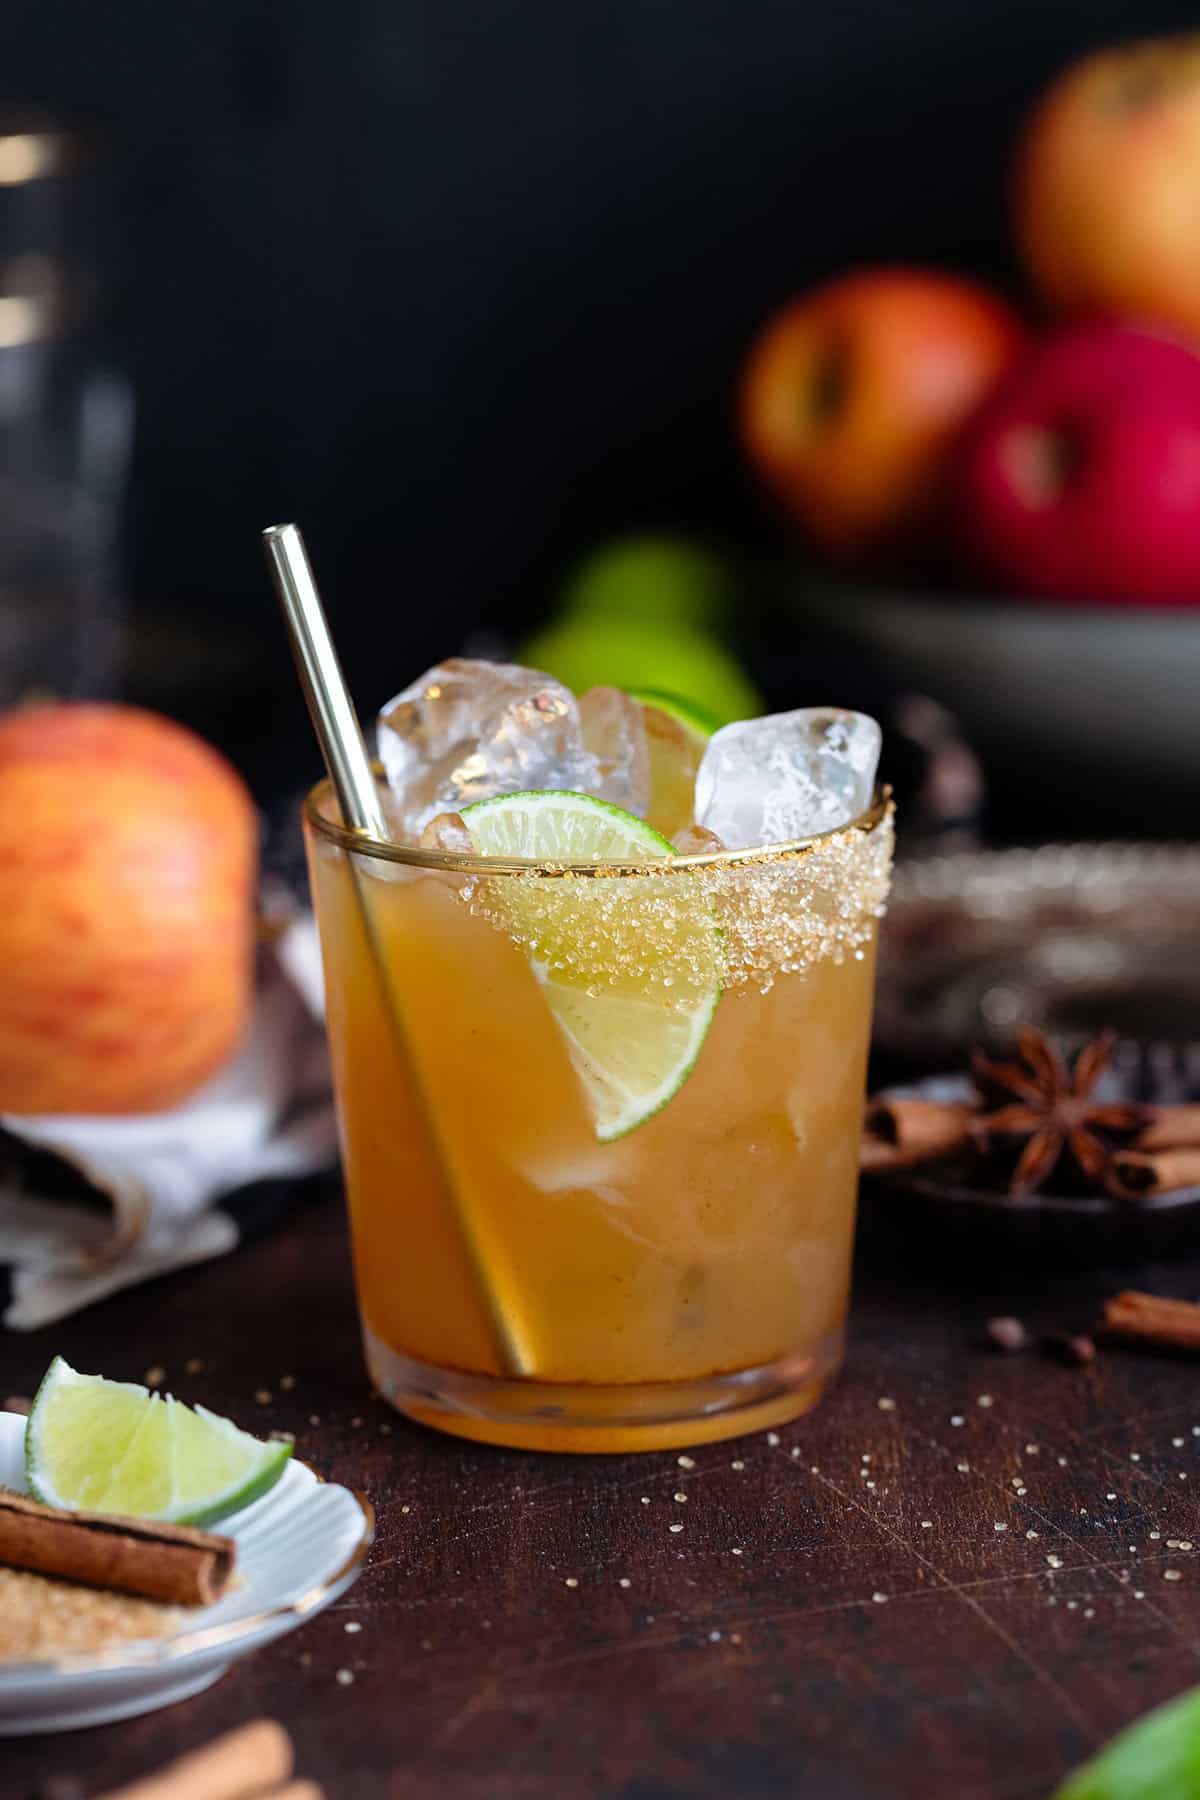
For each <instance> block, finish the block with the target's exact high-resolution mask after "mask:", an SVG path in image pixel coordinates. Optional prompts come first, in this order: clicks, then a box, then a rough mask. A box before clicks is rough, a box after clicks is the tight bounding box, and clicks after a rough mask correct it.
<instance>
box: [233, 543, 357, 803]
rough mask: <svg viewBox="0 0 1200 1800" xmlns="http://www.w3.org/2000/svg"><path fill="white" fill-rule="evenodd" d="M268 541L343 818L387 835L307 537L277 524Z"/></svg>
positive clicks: (311, 713) (304, 685)
mask: <svg viewBox="0 0 1200 1800" xmlns="http://www.w3.org/2000/svg"><path fill="white" fill-rule="evenodd" d="M263 543H264V545H265V546H266V552H267V561H268V563H269V564H270V568H271V577H272V580H273V581H274V583H275V588H276V592H277V593H278V595H279V598H280V601H281V603H282V605H283V612H284V617H285V618H286V620H287V622H288V629H289V633H290V636H291V640H292V654H293V655H294V656H295V658H296V672H297V674H298V675H299V677H300V686H301V687H302V688H303V689H304V698H305V699H306V700H307V701H308V711H309V716H310V718H311V719H312V722H313V730H314V731H315V732H316V734H317V742H318V744H320V746H321V754H322V756H323V757H324V758H325V766H326V768H327V769H328V770H329V779H330V780H331V781H332V783H333V789H334V792H335V794H336V795H337V797H338V805H339V806H340V807H341V809H342V818H343V819H344V820H345V822H346V824H347V825H348V826H349V827H350V829H351V830H352V831H366V832H369V833H370V834H371V836H372V837H377V838H386V837H387V836H388V828H387V822H386V820H385V819H384V816H383V808H382V806H381V805H380V804H379V791H378V789H377V788H376V786H375V777H374V775H373V774H372V773H371V761H370V758H369V757H368V755H367V747H366V745H365V744H364V743H363V736H362V732H361V730H360V729H359V724H358V715H357V713H356V712H355V710H354V702H353V700H351V698H350V691H349V689H348V688H347V686H346V678H345V676H344V675H343V674H342V665H341V663H340V662H339V661H338V656H337V651H336V650H335V649H334V647H333V639H332V638H331V637H330V635H329V622H328V620H327V619H326V617H325V608H324V607H323V606H322V605H321V596H320V594H318V592H317V584H316V581H315V580H314V578H313V572H312V564H311V563H310V562H309V560H308V551H307V550H306V549H305V548H304V539H303V538H302V537H301V535H300V532H299V529H298V528H297V527H296V526H295V525H272V526H270V527H269V528H268V529H267V530H266V531H264V532H263Z"/></svg>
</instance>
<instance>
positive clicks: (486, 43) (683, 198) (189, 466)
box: [0, 0, 1195, 763]
mask: <svg viewBox="0 0 1200 1800" xmlns="http://www.w3.org/2000/svg"><path fill="white" fill-rule="evenodd" d="M1194 16H1195V15H1194V9H1193V8H1191V7H1190V6H1188V5H1187V4H1185V3H1184V0H1174V3H1173V0H1160V3H1159V4H1156V5H1154V6H1150V7H1148V6H1146V5H1144V4H1137V5H1135V4H1133V0H1016V3H1014V0H969V3H968V0H959V3H955V0H841V3H840V4H839V5H838V6H836V7H830V6H826V5H817V4H814V3H812V0H807V3H805V0H799V3H797V0H523V3H521V4H515V3H513V0H402V3H397V0H339V3H338V4H337V5H330V4H328V0H172V3H171V4H170V5H163V4H162V0H119V3H118V4H116V5H107V6H100V5H97V4H96V3H95V0H5V5H4V7H3V10H2V13H0V99H4V98H7V99H8V100H11V101H20V102H30V101H33V102H38V103H42V104H45V105H47V106H49V107H50V108H51V109H53V110H56V111H58V112H61V113H64V114H66V115H67V116H69V117H77V118H85V119H89V120H91V121H93V122H94V123H96V124H98V125H99V126H100V127H101V128H102V130H103V132H104V133H105V134H106V136H107V140H108V145H109V169H110V174H111V181H110V194H111V203H112V207H111V211H112V223H111V232H110V245H111V253H110V267H111V275H112V285H111V289H110V309H109V316H108V321H107V330H108V334H109V337H110V341H111V343H112V345H113V348H114V350H115V353H116V354H117V356H118V357H119V358H120V359H121V360H122V361H123V363H124V364H125V366H126V367H127V368H128V369H129V370H130V371H131V373H132V376H133V378H134V380H135V384H136V392H137V404H138V438H137V448H136V454H135V467H134V475H133V483H132V492H131V497H130V503H129V517H128V529H127V534H126V536H127V567H128V577H129V583H130V589H131V594H132V600H133V605H134V612H135V619H136V621H137V637H136V646H135V657H134V667H133V674H132V682H133V688H134V691H135V693H139V694H141V695H143V696H144V697H149V698H151V699H154V700H159V701H165V702H166V703H168V704H170V705H171V706H172V707H173V709H174V710H176V711H179V712H182V713H184V715H185V716H190V717H191V718H192V719H193V721H194V722H196V723H198V724H200V725H201V726H202V727H203V728H208V729H211V730H214V731H215V732H216V734H217V735H218V736H219V737H221V738H223V739H224V740H225V741H226V742H228V743H229V744H230V746H231V747H232V748H234V749H235V752H236V751H240V752H241V753H242V754H243V757H244V759H245V758H246V757H249V759H250V761H251V762H252V763H253V762H254V759H255V757H257V758H259V759H260V760H261V759H262V757H263V756H264V749H263V741H264V740H265V739H268V738H269V739H270V740H271V742H273V743H282V742H285V741H286V742H290V741H292V736H293V733H295V732H297V731H298V730H299V726H300V715H299V707H298V702H297V701H296V700H295V698H294V696H293V693H292V688H291V676H290V670H289V668H288V666H287V661H286V655H285V652H284V650H283V645H282V641H281V637H280V629H279V626H278V623H277V619H276V615H275V611H274V605H273V602H272V599H271V596H270V594H269V591H268V588H267V585H266V582H265V580H264V577H263V573H262V567H261V562H260V555H259V548H258V541H257V540H258V533H259V530H260V529H261V527H262V526H263V525H265V524H267V523H270V522H273V521H275V520H276V519H279V518H282V517H295V518H298V519H299V520H300V521H301V522H302V523H303V525H304V527H305V530H306V533H307V535H308V538H309V542H310V546H311V548H312V551H313V555H314V560H315V562H316V564H317V567H318V569H319V571H320V573H321V578H322V583H323V586H324V587H325V589H326V592H327V597H328V598H329V599H330V600H331V602H333V603H334V604H335V605H336V613H337V620H338V626H339V635H340V637H341V640H342V643H343V647H344V653H345V660H346V663H347V667H348V673H349V675H350V678H351V681H352V683H353V685H354V686H355V688H356V690H357V692H358V695H359V698H360V701H361V703H362V705H363V708H364V710H368V709H370V708H371V707H373V706H374V704H375V703H376V702H378V701H379V700H381V699H382V698H384V697H385V696H386V694H387V693H389V692H392V691H394V690H395V688H396V687H397V686H398V685H400V682H401V681H402V680H407V679H409V678H410V677H411V676H412V675H413V674H414V673H415V672H416V671H417V670H418V669H419V668H420V667H422V666H424V665H425V664H426V663H428V662H429V661H431V660H433V659H434V658H435V657H437V656H438V655H440V654H443V653H445V652H446V651H448V650H451V649H455V648H458V647H461V645H462V644H463V642H464V641H469V639H470V636H471V634H472V633H473V632H477V631H478V630H479V628H480V627H484V628H492V629H495V628H496V627H499V628H500V629H501V630H503V631H505V632H508V633H513V632H516V631H517V630H518V629H519V627H520V626H521V625H523V624H524V623H526V622H529V621H532V620H534V619H536V618H537V617H538V616H539V615H540V614H541V613H542V612H544V610H545V609H546V607H547V606H548V604H549V603H550V600H551V598H552V595H553V591H554V586H555V583H556V580H557V579H558V578H559V577H560V575H561V573H562V572H563V570H564V568H565V567H566V566H567V565H568V564H569V563H570V561H571V560H572V558H573V557H575V556H576V555H578V553H579V552H580V551H581V550H583V549H584V548H585V547H586V546H587V545H588V544H589V543H590V542H592V541H594V540H596V539H599V538H602V537H604V536H605V535H606V534H609V533H612V532H614V531H618V530H622V529H625V528H628V527H633V526H638V525H655V526H658V525H665V526H671V527H675V526H684V527H692V528H700V529H701V530H703V531H705V532H708V533H713V534H717V535H718V536H721V537H725V538H728V539H730V540H732V541H733V542H735V543H737V544H755V545H757V546H759V547H761V546H763V545H768V546H769V545H772V544H773V542H774V540H773V539H772V537H771V528H770V527H769V526H768V525H767V524H766V522H765V520H764V517H763V514H762V511H761V509H760V507H759V505H758V503H757V502H756V500H755V498H754V496H753V494H752V493H751V491H750V487H749V483H748V481H747V479H746V477H745V475H744V474H743V472H742V470H741V468H740V466H739V461H738V457H737V455H736V451H735V446H734V441H733V436H732V432H731V428H730V419H729V410H730V408H729V397H730V388H731V381H732V378H733V375H734V372H735V370H736V368H737V364H738V360H739V357H740V355H741V353H742V351H743V349H744V347H745V345H746V342H747V340H748V338H749V336H750V335H751V334H752V332H753V331H754V329H755V328H756V326H757V325H758V324H759V323H760V322H761V320H762V319H763V318H764V316H765V315H766V314H767V313H768V312H769V311H770V310H771V309H772V308H773V307H774V306H776V305H777V304H778V303H779V301H780V300H781V299H783V298H784V297H786V296H787V294H788V293H789V292H790V291H792V290H794V289H795V288H797V287H799V286H802V285H803V284H805V283H807V282H810V281H812V280H813V279H814V278H817V277H819V276H821V275H823V274H825V273H826V272H829V271H831V270H834V269H836V268H838V267H841V266H844V265H846V264H852V263H855V262H865V261H879V260H888V259H897V260H911V261H927V262H933V263H937V264H941V265H945V266H950V267H958V268H962V269H965V270H968V271H974V272H978V273H980V274H983V275H985V276H988V277H991V278H993V279H998V280H999V281H1001V282H1002V283H1008V282H1010V281H1012V279H1013V271H1012V266H1011V262H1010V255H1009V248H1008V241H1007V230H1006V219H1005V208H1004V191H1003V190H1004V172H1005V166H1006V161H1007V157H1008V154H1009V150H1010V146H1011V143H1012V139H1013V136H1014V132H1015V131H1016V129H1017V127H1018V125H1019V122H1020V120H1021V118H1022V115H1023V113H1024V111H1025V109H1026V108H1027V106H1028V105H1029V103H1030V102H1031V100H1032V99H1033V97H1034V96H1035V95H1036V93H1037V92H1038V90H1039V89H1040V88H1041V87H1042V86H1043V85H1044V83H1045V82H1046V81H1047V79H1048V78H1049V77H1050V76H1051V75H1052V74H1053V73H1054V72H1055V71H1056V70H1057V69H1058V68H1059V67H1060V66H1061V65H1062V64H1064V63H1065V62H1066V61H1067V60H1068V59H1069V58H1071V57H1072V56H1073V55H1075V54H1077V53H1078V52H1079V51H1081V50H1083V49H1085V48H1087V47H1089V46H1093V45H1097V44H1100V43H1103V42H1105V41H1108V40H1112V39H1118V38H1121V37H1128V36H1131V35H1136V34H1141V33H1149V32H1153V31H1159V30H1164V29H1169V28H1173V27H1180V26H1183V25H1186V24H1190V23H1191V22H1192V21H1193V20H1194ZM750 659H751V662H752V664H753V665H755V667H756V672H757V673H758V674H759V675H760V678H761V677H762V676H763V674H764V672H765V674H766V679H767V685H768V698H769V699H770V698H772V695H771V692H770V665H771V663H772V657H771V654H770V651H769V648H768V647H767V646H765V645H764V643H763V642H762V641H759V642H758V643H757V644H752V645H751V647H750ZM251 720H254V721H255V723H254V724H253V725H251V724H250V723H249V721H251ZM251 740H253V741H251ZM306 754H307V752H306ZM268 760H269V759H268Z"/></svg>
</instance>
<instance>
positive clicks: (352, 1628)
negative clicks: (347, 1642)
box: [342, 1619, 362, 1637]
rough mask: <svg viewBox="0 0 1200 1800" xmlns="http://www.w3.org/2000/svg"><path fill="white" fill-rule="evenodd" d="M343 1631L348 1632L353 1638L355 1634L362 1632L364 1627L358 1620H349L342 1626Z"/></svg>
mask: <svg viewBox="0 0 1200 1800" xmlns="http://www.w3.org/2000/svg"><path fill="white" fill-rule="evenodd" d="M342 1630H343V1631H345V1632H348V1633H349V1634H350V1636H351V1637H353V1636H354V1634H355V1632H358V1631H361V1630H362V1626H361V1625H360V1624H359V1622H358V1620H357V1619H347V1620H346V1623H345V1624H344V1625H343V1626H342Z"/></svg>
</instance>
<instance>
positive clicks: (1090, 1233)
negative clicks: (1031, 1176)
mask: <svg viewBox="0 0 1200 1800" xmlns="http://www.w3.org/2000/svg"><path fill="white" fill-rule="evenodd" d="M879 1102H883V1103H886V1104H895V1103H900V1104H901V1105H904V1106H911V1105H913V1104H914V1103H916V1104H917V1105H927V1106H928V1107H929V1109H930V1110H929V1112H928V1113H927V1114H926V1115H925V1119H924V1120H923V1121H922V1123H923V1125H924V1128H925V1129H926V1130H927V1131H928V1132H929V1133H930V1140H929V1141H930V1143H931V1144H933V1145H935V1156H934V1158H933V1159H931V1160H925V1159H924V1157H921V1158H920V1159H919V1160H914V1162H913V1163H912V1165H911V1166H908V1167H901V1166H899V1165H898V1164H897V1162H896V1161H894V1160H893V1161H891V1164H890V1166H886V1167H885V1166H883V1165H882V1163H881V1162H880V1163H877V1164H876V1166H875V1167H874V1168H872V1167H870V1166H869V1164H870V1157H869V1154H867V1155H864V1163H863V1175H864V1179H863V1183H862V1192H861V1206H862V1213H863V1225H864V1237H866V1238H867V1239H868V1240H870V1239H871V1238H875V1239H886V1240H887V1243H888V1246H889V1249H890V1250H895V1251H896V1252H898V1253H903V1254H905V1255H907V1256H911V1257H916V1258H920V1259H921V1260H922V1261H924V1262H928V1261H929V1259H930V1257H931V1256H932V1257H934V1258H935V1259H936V1260H937V1261H938V1263H939V1264H941V1265H943V1266H945V1265H946V1264H953V1266H954V1267H955V1268H956V1269H957V1270H958V1271H960V1272H962V1271H969V1270H970V1269H972V1268H975V1269H978V1270H980V1271H981V1274H983V1275H984V1276H985V1277H986V1274H987V1273H988V1272H990V1271H991V1270H992V1269H993V1268H994V1267H995V1265H996V1264H998V1263H1008V1264H1010V1265H1011V1264H1013V1263H1020V1264H1021V1265H1022V1266H1023V1267H1024V1268H1025V1269H1026V1270H1029V1269H1044V1270H1049V1269H1054V1268H1120V1267H1123V1266H1128V1265H1131V1264H1136V1263H1140V1262H1146V1261H1153V1260H1157V1259H1160V1258H1166V1257H1172V1256H1183V1255H1187V1254H1194V1253H1195V1251H1196V1248H1197V1246H1198V1245H1200V1182H1195V1181H1193V1182H1191V1183H1190V1184H1189V1185H1186V1186H1178V1187H1172V1188H1168V1189H1166V1190H1164V1191H1161V1192H1148V1193H1144V1194H1140V1195H1138V1196H1137V1197H1136V1198H1133V1197H1129V1196H1128V1195H1123V1194H1121V1193H1115V1192H1108V1191H1105V1190H1104V1189H1103V1188H1102V1187H1100V1185H1099V1184H1097V1185H1096V1186H1095V1187H1093V1188H1088V1187H1087V1186H1086V1185H1081V1184H1080V1183H1079V1181H1078V1178H1077V1174H1076V1171H1075V1170H1074V1169H1072V1168H1071V1166H1070V1164H1069V1162H1068V1160H1067V1159H1066V1158H1065V1157H1064V1158H1063V1162H1062V1166H1061V1169H1060V1170H1059V1171H1057V1172H1056V1174H1055V1175H1054V1176H1052V1177H1050V1178H1049V1179H1048V1181H1047V1184H1046V1186H1044V1187H1041V1188H1036V1187H1027V1188H1025V1189H1023V1190H1022V1191H1018V1192H1015V1193H1014V1192H1012V1191H1010V1189H1009V1186H1008V1181H1007V1179H1005V1180H998V1179H995V1177H994V1175H993V1176H992V1177H988V1176H985V1175H984V1174H983V1173H982V1172H981V1169H980V1165H979V1160H978V1157H977V1156H976V1155H974V1154H972V1153H969V1154H965V1155H964V1154H960V1153H959V1145H960V1143H961V1135H962V1134H961V1132H960V1131H959V1130H958V1129H957V1127H956V1124H955V1112H956V1111H959V1112H961V1114H962V1116H963V1117H966V1116H967V1115H969V1114H970V1113H971V1112H972V1111H973V1110H974V1108H975V1106H976V1104H977V1092H976V1089H975V1087H974V1085H973V1083H972V1082H971V1080H970V1078H969V1077H968V1076H966V1075H937V1076H932V1077H930V1078H929V1079H927V1080H925V1081H921V1082H916V1083H913V1084H911V1085H906V1086H903V1087H894V1088H889V1089H888V1090H887V1091H886V1092H885V1093H884V1094H881V1095H878V1096H877V1097H876V1103H879ZM1151 1110H1152V1109H1151ZM1181 1110H1182V1109H1181ZM910 1117H911V1118H912V1119H914V1120H916V1119H917V1118H918V1117H919V1114H916V1113H914V1114H912V1115H910ZM939 1131H940V1132H941V1133H942V1134H943V1136H942V1142H941V1144H940V1145H939V1144H937V1140H936V1135H935V1134H936V1133H937V1132H939ZM1167 1154H1170V1153H1169V1152H1168V1153H1167ZM1112 1160H1113V1163H1114V1164H1115V1166H1116V1168H1121V1169H1125V1170H1127V1171H1128V1170H1130V1169H1131V1168H1135V1167H1136V1166H1137V1164H1138V1163H1139V1162H1141V1161H1145V1160H1146V1158H1145V1157H1144V1156H1143V1155H1142V1154H1141V1153H1140V1152H1137V1151H1133V1150H1129V1151H1125V1152H1123V1153H1122V1152H1118V1153H1117V1155H1116V1156H1115V1157H1114V1158H1113V1159H1112Z"/></svg>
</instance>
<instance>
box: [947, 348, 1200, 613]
mask: <svg viewBox="0 0 1200 1800" xmlns="http://www.w3.org/2000/svg"><path fill="white" fill-rule="evenodd" d="M950 498H951V503H952V514H951V526H950V528H951V531H952V533H953V534H954V536H955V537H956V538H957V539H958V541H959V543H960V544H961V546H962V548H963V551H964V553H965V556H966V559H967V561H968V563H969V564H970V565H971V567H972V568H973V569H974V570H975V572H976V573H977V574H979V575H981V576H982V577H983V578H984V579H985V580H988V581H990V582H992V583H997V584H1000V585H1003V586H1010V587H1014V588H1017V589H1020V590H1023V591H1025V592H1028V593H1032V594H1044V595H1055V596H1057V597H1059V598H1061V599H1064V600H1127V601H1143V602H1146V603H1148V604H1149V603H1156V604H1171V603H1174V604H1179V605H1195V604H1197V603H1200V356H1197V355H1195V354H1193V352H1192V351H1191V350H1189V349H1187V348H1185V347H1184V346H1183V345H1182V344H1178V343H1173V342H1171V341H1170V340H1168V339H1166V338H1163V337H1159V336H1156V335H1155V334H1154V333H1153V332H1151V331H1148V330H1144V329H1139V328H1137V327H1135V326H1131V325H1122V324H1115V323H1110V322H1105V321H1099V322H1096V323H1092V324H1088V325H1079V326H1074V327H1067V328H1065V329H1063V330H1060V331H1058V332H1056V333H1054V334H1053V335H1051V336H1050V337H1049V338H1047V339H1046V340H1045V342H1043V343H1042V344H1040V345H1038V347H1037V348H1036V349H1034V350H1032V351H1030V353H1029V354H1028V355H1027V356H1026V357H1025V358H1024V359H1023V360H1022V362H1021V363H1020V364H1019V365H1018V367H1017V368H1016V369H1015V370H1014V372H1013V374H1012V375H1011V376H1010V377H1009V379H1008V380H1007V381H1006V382H1005V383H1004V385H1003V386H1002V387H1001V389H1000V391H999V392H998V393H997V394H996V395H995V396H994V397H993V398H992V399H991V400H990V401H989V402H987V403H986V405H985V406H984V407H983V409H982V411H981V412H980V413H979V414H978V416H977V417H976V418H975V420H974V421H973V422H972V424H971V425H970V427H969V428H968V430H967V432H966V434H965V436H964V439H963V442H962V444H961V445H960V447H959V450H958V454H957V457H956V459H955V473H954V477H953V484H952V490H951V496H950Z"/></svg>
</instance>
